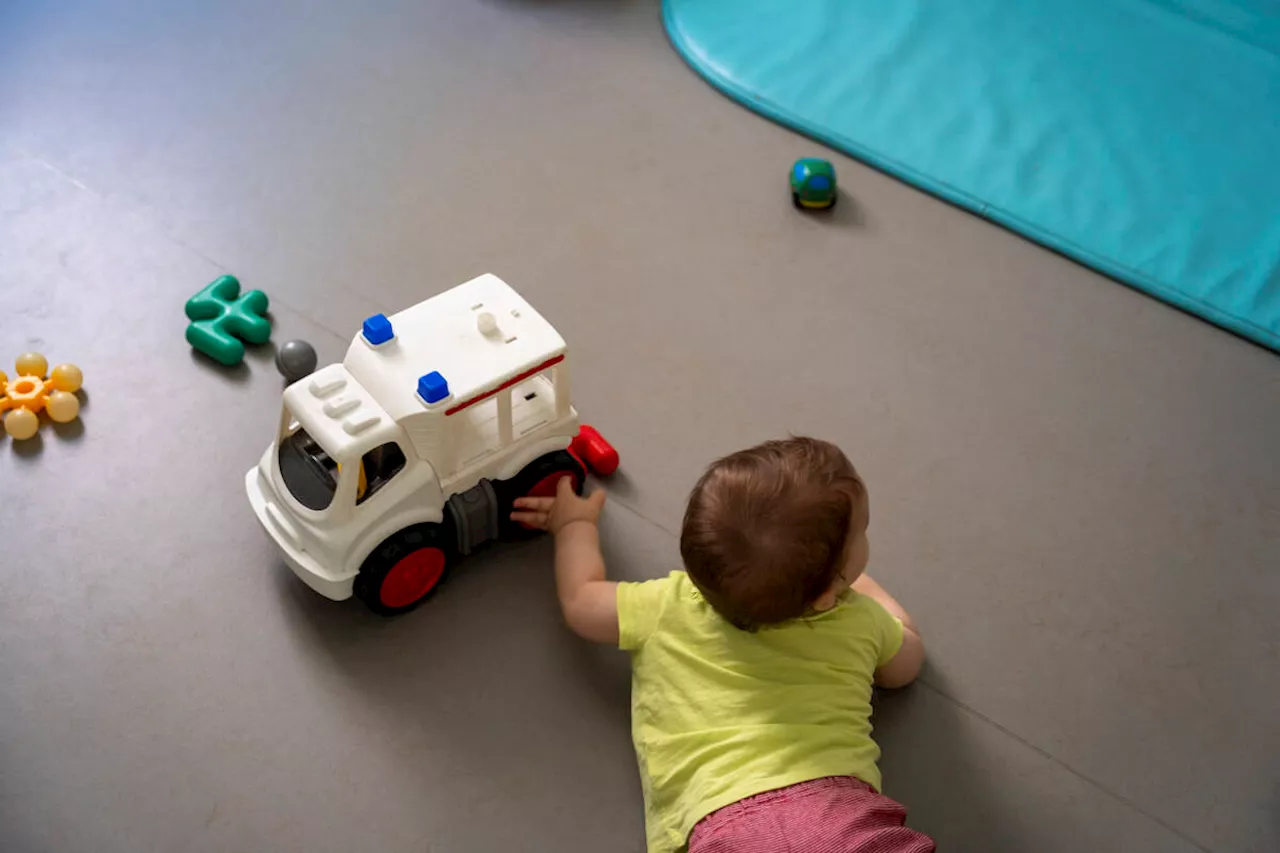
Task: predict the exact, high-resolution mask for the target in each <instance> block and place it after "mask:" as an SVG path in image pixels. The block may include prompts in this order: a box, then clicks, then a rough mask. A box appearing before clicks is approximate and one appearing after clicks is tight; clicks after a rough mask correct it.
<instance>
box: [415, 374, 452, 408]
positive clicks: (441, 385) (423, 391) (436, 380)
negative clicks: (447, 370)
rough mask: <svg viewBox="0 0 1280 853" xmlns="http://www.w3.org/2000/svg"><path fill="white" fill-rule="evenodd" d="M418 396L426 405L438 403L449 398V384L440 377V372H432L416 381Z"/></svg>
mask: <svg viewBox="0 0 1280 853" xmlns="http://www.w3.org/2000/svg"><path fill="white" fill-rule="evenodd" d="M418 396H419V397H421V398H422V399H424V400H426V401H427V402H428V403H439V402H440V401H441V400H443V399H444V398H445V397H448V396H449V383H448V382H447V381H445V378H444V377H443V376H441V375H440V371H438V370H433V371H431V372H430V373H428V374H427V375H426V376H423V377H421V378H419V379H418Z"/></svg>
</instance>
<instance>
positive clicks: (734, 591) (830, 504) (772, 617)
mask: <svg viewBox="0 0 1280 853" xmlns="http://www.w3.org/2000/svg"><path fill="white" fill-rule="evenodd" d="M868 521H869V506H868V503H867V489H866V486H864V485H863V483H862V479H861V478H860V477H859V476H858V472H857V471H855V470H854V467H853V464H852V463H851V462H849V459H848V458H847V457H846V456H845V455H844V453H842V452H841V450H840V448H838V447H836V446H835V445H834V444H831V443H830V442H826V441H819V440H818V439H814V438H789V439H786V440H784V441H767V442H765V443H764V444H761V445H758V446H756V447H752V448H749V449H747V450H740V451H738V452H737V453H734V454H731V455H729V456H726V457H725V458H723V459H721V460H719V461H717V462H715V463H713V464H712V465H711V467H710V468H708V469H707V471H706V473H705V474H703V475H702V479H700V480H699V481H698V484H697V485H696V486H694V487H693V494H692V495H690V497H689V507H688V509H686V510H685V514H684V527H683V529H682V530H681V531H680V554H681V556H682V557H683V558H684V565H685V569H686V571H688V573H689V578H690V579H691V580H692V581H693V582H694V584H695V585H697V587H698V589H699V590H701V592H702V594H703V596H704V597H705V598H706V599H707V601H708V602H709V603H710V604H711V606H712V607H714V608H715V609H716V611H717V612H719V613H720V615H721V616H723V617H724V618H725V619H727V620H729V621H730V622H732V623H733V624H734V625H736V626H738V627H739V628H743V629H745V630H755V629H756V628H760V627H763V626H765V625H774V624H777V623H780V622H786V621H787V620H789V619H794V618H796V617H798V616H803V615H805V614H806V613H810V612H813V611H822V610H828V609H830V608H831V607H833V606H834V605H835V602H836V596H838V595H839V594H840V592H841V591H843V590H844V589H845V588H846V587H848V586H849V584H850V583H852V582H853V581H854V580H855V579H856V578H857V577H858V575H860V574H862V571H863V569H865V568H866V565H867V556H868V545H867V537H866V531H867V523H868Z"/></svg>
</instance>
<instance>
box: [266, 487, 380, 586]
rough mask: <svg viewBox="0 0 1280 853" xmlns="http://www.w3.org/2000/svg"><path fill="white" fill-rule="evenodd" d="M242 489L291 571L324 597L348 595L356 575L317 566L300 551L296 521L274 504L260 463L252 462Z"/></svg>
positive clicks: (312, 559)
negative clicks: (345, 574)
mask: <svg viewBox="0 0 1280 853" xmlns="http://www.w3.org/2000/svg"><path fill="white" fill-rule="evenodd" d="M244 490H245V492H246V493H248V495H249V505H250V506H252V507H253V514H254V515H256V516H257V517H258V522H259V523H260V524H261V525H262V527H263V529H264V530H266V531H267V535H268V536H270V537H271V540H272V541H273V542H275V543H276V547H277V548H279V549H280V553H281V554H282V555H283V556H284V561H285V563H287V564H288V566H289V568H291V569H293V573H294V574H295V575H297V576H298V577H299V578H301V579H302V582H303V583H305V584H306V585H307V586H309V587H311V588H312V589H314V590H315V591H316V592H318V593H320V594H321V595H323V596H324V597H325V598H331V599H333V600H334V601H342V600H344V599H347V598H350V597H351V586H352V584H353V583H354V581H355V576H354V575H350V576H347V577H342V576H339V575H335V574H333V573H332V572H330V571H328V570H327V569H325V568H324V566H322V565H320V563H319V562H318V561H317V560H316V559H315V557H313V556H311V555H310V554H308V553H307V552H306V551H304V550H302V548H301V547H300V546H299V544H298V543H299V541H300V539H299V536H298V531H297V528H296V526H295V523H294V522H292V521H290V520H289V518H288V517H287V516H285V514H284V513H283V512H282V511H281V510H280V508H279V507H278V506H276V503H275V501H274V500H273V499H272V498H273V495H272V494H271V486H270V485H269V484H267V483H266V482H264V480H263V476H262V469H261V468H260V467H259V466H257V465H255V466H254V467H252V468H250V469H249V472H248V473H247V474H245V475H244Z"/></svg>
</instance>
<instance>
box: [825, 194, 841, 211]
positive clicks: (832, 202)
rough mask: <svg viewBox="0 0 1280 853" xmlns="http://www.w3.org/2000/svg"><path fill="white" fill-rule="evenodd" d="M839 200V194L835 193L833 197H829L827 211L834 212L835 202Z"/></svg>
mask: <svg viewBox="0 0 1280 853" xmlns="http://www.w3.org/2000/svg"><path fill="white" fill-rule="evenodd" d="M839 200H840V194H839V193H836V194H835V195H833V196H831V204H829V205H827V210H835V209H836V202H837V201H839Z"/></svg>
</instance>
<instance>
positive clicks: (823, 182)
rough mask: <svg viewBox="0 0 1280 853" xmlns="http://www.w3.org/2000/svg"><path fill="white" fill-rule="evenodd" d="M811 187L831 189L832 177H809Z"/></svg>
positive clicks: (814, 188)
mask: <svg viewBox="0 0 1280 853" xmlns="http://www.w3.org/2000/svg"><path fill="white" fill-rule="evenodd" d="M809 189H811V190H829V189H831V179H830V178H828V177H827V176H826V175H814V176H813V177H812V178H810V179H809Z"/></svg>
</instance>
